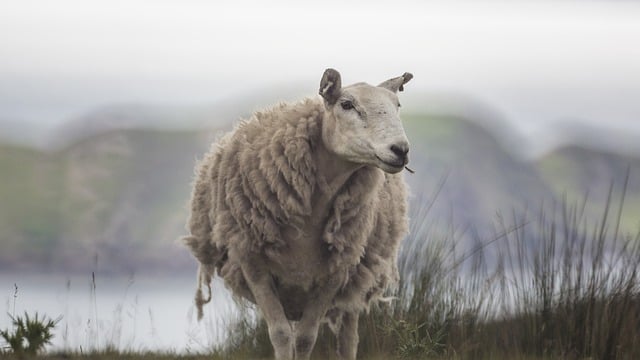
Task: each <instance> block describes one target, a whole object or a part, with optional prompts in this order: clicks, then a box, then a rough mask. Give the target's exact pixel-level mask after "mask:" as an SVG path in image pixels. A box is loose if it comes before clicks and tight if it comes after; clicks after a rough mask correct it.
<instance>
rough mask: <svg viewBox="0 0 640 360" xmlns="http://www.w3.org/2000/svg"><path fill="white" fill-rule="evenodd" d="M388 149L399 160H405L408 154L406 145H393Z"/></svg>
mask: <svg viewBox="0 0 640 360" xmlns="http://www.w3.org/2000/svg"><path fill="white" fill-rule="evenodd" d="M390 149H391V151H392V152H393V153H394V154H396V156H397V157H398V158H400V159H405V158H406V157H407V153H408V152H409V146H408V145H406V144H393V145H391V148H390Z"/></svg>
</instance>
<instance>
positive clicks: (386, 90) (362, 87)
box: [320, 69, 413, 173]
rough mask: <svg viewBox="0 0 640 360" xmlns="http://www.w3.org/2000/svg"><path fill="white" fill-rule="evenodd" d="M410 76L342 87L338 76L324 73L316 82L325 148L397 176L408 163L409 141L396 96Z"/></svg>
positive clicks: (334, 72) (336, 72) (348, 159)
mask: <svg viewBox="0 0 640 360" xmlns="http://www.w3.org/2000/svg"><path fill="white" fill-rule="evenodd" d="M412 77H413V75H411V74H409V73H404V75H402V76H399V77H396V78H393V79H389V80H387V81H385V82H383V83H381V84H380V85H378V86H372V85H369V84H366V83H357V84H353V85H349V86H346V87H342V85H341V79H340V73H339V72H338V71H336V70H334V69H327V70H325V72H324V75H323V76H322V80H321V82H320V95H321V96H322V98H323V99H324V105H325V114H326V115H325V117H324V121H323V125H322V137H323V141H324V143H325V145H326V146H327V147H328V148H329V149H330V150H331V151H332V152H334V153H335V154H337V155H338V156H340V157H341V158H343V159H344V160H347V161H350V162H353V163H357V164H365V165H373V166H377V167H378V168H380V169H382V170H384V171H386V172H388V173H397V172H400V171H402V169H404V167H405V165H407V163H408V162H409V158H408V156H407V153H408V152H409V140H408V139H407V135H406V134H405V132H404V128H403V127H402V122H401V120H400V116H399V109H400V102H399V101H398V96H397V93H398V91H402V90H403V85H404V84H406V83H407V82H408V81H409V80H411V78H412Z"/></svg>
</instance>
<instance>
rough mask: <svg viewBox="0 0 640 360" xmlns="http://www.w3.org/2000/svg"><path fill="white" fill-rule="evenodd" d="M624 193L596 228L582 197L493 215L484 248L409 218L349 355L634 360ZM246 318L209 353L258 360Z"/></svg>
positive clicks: (251, 320)
mask: <svg viewBox="0 0 640 360" xmlns="http://www.w3.org/2000/svg"><path fill="white" fill-rule="evenodd" d="M625 189H626V184H625V185H624V186H623V189H622V195H621V198H620V200H619V201H618V202H617V203H616V204H615V205H614V204H613V203H614V201H613V190H614V189H613V185H612V186H611V188H610V189H609V192H608V197H607V201H606V204H605V206H604V208H603V209H602V214H601V216H600V217H599V218H597V219H590V218H588V217H587V215H586V214H585V210H584V209H585V206H586V204H587V201H588V200H587V198H586V196H585V198H584V199H583V200H582V201H581V202H579V203H573V204H572V203H570V202H569V201H568V200H567V199H566V198H565V199H561V200H559V201H557V202H552V203H550V204H546V205H541V206H540V208H539V209H538V210H537V211H536V212H528V211H523V212H520V213H516V212H515V211H514V212H513V213H512V214H510V215H509V216H498V219H497V220H496V222H495V227H494V228H495V230H494V235H493V236H492V237H490V238H487V239H482V238H478V237H474V236H470V235H469V234H468V232H466V231H464V229H462V228H456V227H453V226H452V227H450V228H449V230H448V231H446V232H444V233H441V234H439V233H436V232H434V231H433V230H432V227H431V226H430V225H433V224H430V223H429V222H428V221H427V219H428V216H427V213H428V211H429V208H430V204H426V205H424V206H423V207H422V208H420V209H417V210H415V211H414V214H413V216H412V219H414V222H413V224H412V229H411V236H410V237H409V238H408V239H407V240H406V242H405V246H404V247H403V249H402V251H401V254H400V257H399V269H400V271H401V281H400V284H399V287H398V289H397V292H396V293H395V297H396V299H395V300H394V301H393V302H392V303H391V304H390V305H386V306H381V307H376V308H374V309H372V311H370V312H369V313H368V314H366V315H364V316H361V319H360V324H359V325H360V326H359V331H360V346H359V357H361V358H365V359H369V358H388V357H392V358H401V359H404V358H407V359H411V358H421V359H423V358H433V359H438V358H453V359H495V358H502V359H507V358H508V359H531V358H535V359H546V358H550V359H551V358H559V359H584V358H591V359H637V358H640V341H638V340H639V339H640V281H639V278H638V276H639V271H640V231H639V232H638V233H636V234H623V233H621V231H620V228H621V226H620V219H621V214H622V210H623V205H624V197H625ZM416 219H417V220H418V221H416ZM465 241H466V242H467V245H468V242H469V241H471V242H472V246H471V247H469V246H465V248H467V249H469V248H470V250H467V251H461V248H462V246H461V244H462V243H464V242H465ZM247 315H248V316H245V317H239V318H238V319H236V320H235V321H234V322H233V323H231V324H230V326H229V339H230V340H229V342H227V343H226V345H225V346H224V348H218V349H217V351H218V353H219V354H220V352H223V353H224V355H225V356H229V357H232V356H234V355H241V356H244V357H251V358H264V357H268V356H269V354H270V352H271V348H270V345H269V340H268V336H267V333H266V326H265V324H264V322H263V321H259V319H258V320H256V318H255V315H254V314H247ZM333 345H334V339H333V336H332V334H331V333H330V332H329V331H327V330H326V329H324V330H323V331H321V333H320V335H319V339H318V343H317V345H316V349H315V351H314V356H315V357H316V358H323V359H324V358H328V359H330V358H334V357H335V355H334V354H333V348H334V347H333Z"/></svg>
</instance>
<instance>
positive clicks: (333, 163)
mask: <svg viewBox="0 0 640 360" xmlns="http://www.w3.org/2000/svg"><path fill="white" fill-rule="evenodd" d="M314 150H315V151H314V153H315V156H316V166H317V168H316V177H317V181H318V186H317V187H316V189H315V191H314V194H313V198H312V201H313V204H314V205H313V207H314V211H313V212H314V215H320V216H322V215H324V214H325V213H326V211H327V210H328V207H329V206H330V205H331V203H332V202H333V199H334V198H335V196H336V195H337V193H338V192H339V191H340V189H341V188H342V187H343V186H344V184H345V183H346V182H347V180H349V178H350V177H351V175H353V173H354V172H356V170H358V169H359V168H361V167H362V165H361V164H355V163H352V162H349V161H346V160H344V159H341V158H340V157H339V156H337V155H336V154H335V153H333V152H332V151H330V150H329V149H328V148H327V147H326V145H325V144H324V143H323V141H319V142H318V145H317V146H316V149H314ZM318 212H319V213H318Z"/></svg>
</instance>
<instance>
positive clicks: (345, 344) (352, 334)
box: [336, 312, 359, 360]
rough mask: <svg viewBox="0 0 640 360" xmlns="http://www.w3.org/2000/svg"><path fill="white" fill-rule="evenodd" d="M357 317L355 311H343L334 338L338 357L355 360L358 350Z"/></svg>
mask: <svg viewBox="0 0 640 360" xmlns="http://www.w3.org/2000/svg"><path fill="white" fill-rule="evenodd" d="M358 318H359V314H358V313H357V312H345V313H344V314H343V315H342V324H341V326H340V329H338V333H337V334H336V340H337V344H338V349H337V353H338V359H344V360H347V359H348V360H355V358H356V354H357V351H358V341H359V339H358Z"/></svg>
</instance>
